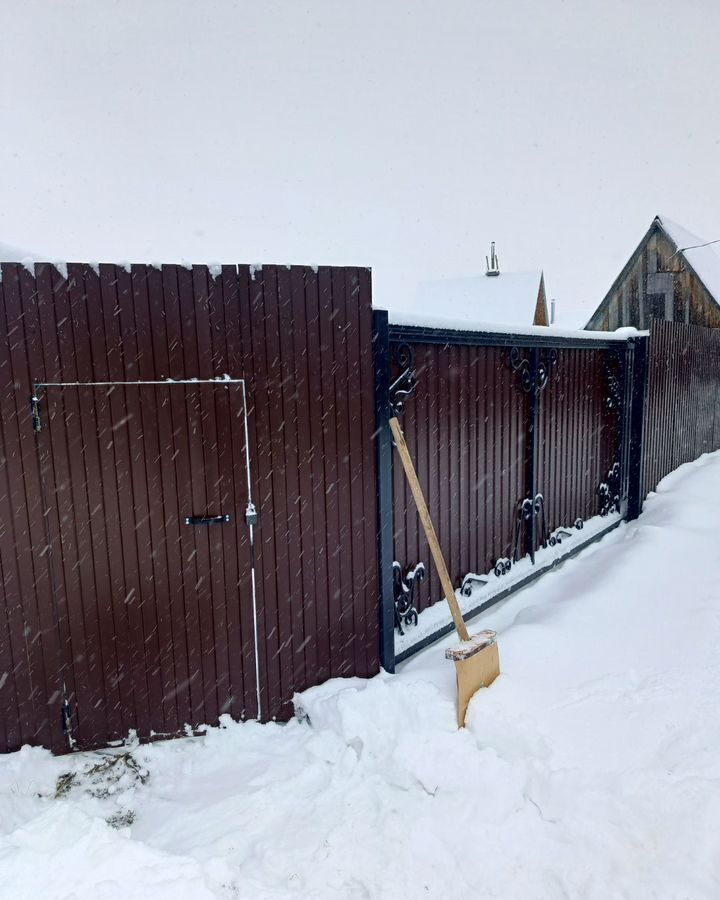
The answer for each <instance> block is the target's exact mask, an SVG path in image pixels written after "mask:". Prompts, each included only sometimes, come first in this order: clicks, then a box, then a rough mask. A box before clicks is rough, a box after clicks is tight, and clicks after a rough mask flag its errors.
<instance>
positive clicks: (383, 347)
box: [372, 309, 395, 672]
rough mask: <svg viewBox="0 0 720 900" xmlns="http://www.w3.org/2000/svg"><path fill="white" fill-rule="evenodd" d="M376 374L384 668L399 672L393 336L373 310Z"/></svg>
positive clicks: (380, 314) (383, 312)
mask: <svg viewBox="0 0 720 900" xmlns="http://www.w3.org/2000/svg"><path fill="white" fill-rule="evenodd" d="M372 315H373V334H372V342H373V369H374V372H375V459H376V464H377V468H376V486H377V552H378V582H379V588H380V597H379V599H380V610H379V613H380V665H381V666H382V667H383V669H385V671H386V672H394V671H395V600H394V597H393V568H392V564H393V486H392V434H391V432H390V426H389V425H388V421H389V419H390V399H389V394H388V389H389V387H390V332H389V328H388V314H387V312H386V310H384V309H375V310H373V314H372Z"/></svg>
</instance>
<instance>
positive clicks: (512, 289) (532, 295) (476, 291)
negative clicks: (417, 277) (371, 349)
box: [412, 271, 542, 329]
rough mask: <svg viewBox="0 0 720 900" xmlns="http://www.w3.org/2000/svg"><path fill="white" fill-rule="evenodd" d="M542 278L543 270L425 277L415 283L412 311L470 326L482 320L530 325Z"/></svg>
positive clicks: (472, 326) (459, 325)
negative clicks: (429, 279)
mask: <svg viewBox="0 0 720 900" xmlns="http://www.w3.org/2000/svg"><path fill="white" fill-rule="evenodd" d="M541 280H542V272H540V271H537V272H501V273H500V274H499V275H494V276H491V277H488V276H487V275H472V276H470V277H468V278H443V279H441V280H439V281H426V282H423V283H421V284H419V285H418V289H417V293H416V298H415V303H414V304H413V307H412V313H413V315H414V317H416V318H420V317H422V316H424V315H427V316H429V317H431V318H432V319H433V320H435V319H443V320H447V321H448V322H453V323H454V324H455V326H456V327H465V328H472V329H475V328H478V327H479V326H482V325H484V324H492V325H507V326H510V327H515V326H529V325H532V323H533V320H534V318H535V307H536V305H537V299H538V293H539V291H540V283H541Z"/></svg>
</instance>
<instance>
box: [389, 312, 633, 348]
mask: <svg viewBox="0 0 720 900" xmlns="http://www.w3.org/2000/svg"><path fill="white" fill-rule="evenodd" d="M388 321H389V322H390V324H391V325H407V326H415V327H422V328H443V329H447V330H449V331H466V332H467V331H472V332H476V333H477V334H518V335H523V336H529V337H544V338H554V337H557V338H576V339H577V338H581V339H584V340H587V341H588V342H592V341H599V340H601V341H608V340H610V341H627V339H628V338H629V337H639V336H645V335H648V334H649V333H650V332H648V331H639V330H638V329H637V328H618V329H617V331H582V330H575V329H572V328H556V327H555V326H554V325H551V326H546V325H510V324H506V325H499V324H497V323H496V322H483V321H480V320H479V319H478V320H477V321H475V320H468V319H465V318H462V319H456V318H453V317H452V316H444V315H443V314H442V313H432V314H430V313H422V312H415V311H406V310H389V311H388Z"/></svg>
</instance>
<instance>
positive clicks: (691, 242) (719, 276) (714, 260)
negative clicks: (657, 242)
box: [656, 216, 720, 303]
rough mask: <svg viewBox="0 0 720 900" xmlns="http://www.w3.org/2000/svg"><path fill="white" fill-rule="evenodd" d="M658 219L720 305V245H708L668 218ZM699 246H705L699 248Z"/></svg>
mask: <svg viewBox="0 0 720 900" xmlns="http://www.w3.org/2000/svg"><path fill="white" fill-rule="evenodd" d="M656 218H657V220H658V222H659V223H660V226H661V228H662V229H663V230H664V231H665V233H666V234H667V236H668V237H669V238H670V240H671V241H672V242H673V243H674V244H675V246H676V247H677V249H678V250H679V251H680V252H681V253H682V255H683V256H684V257H685V259H686V260H687V261H688V262H689V263H690V266H691V267H692V269H693V271H694V272H695V274H696V275H697V276H698V278H699V279H700V281H702V283H703V284H704V285H705V287H706V288H707V289H708V291H709V292H710V293H711V294H712V296H713V298H714V299H715V301H716V302H717V303H720V252H718V248H719V247H720V243H717V242H716V243H710V244H708V242H707V241H706V240H704V239H703V238H701V237H698V236H697V235H696V234H693V233H692V231H688V230H687V229H686V228H683V227H682V225H678V224H677V222H673V221H672V219H668V218H667V217H666V216H657V217H656ZM699 244H704V245H705V246H698V245H699Z"/></svg>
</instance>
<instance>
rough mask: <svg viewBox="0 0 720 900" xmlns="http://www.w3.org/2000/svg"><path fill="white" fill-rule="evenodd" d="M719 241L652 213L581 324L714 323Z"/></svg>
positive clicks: (606, 327) (718, 310)
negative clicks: (610, 282) (628, 255)
mask: <svg viewBox="0 0 720 900" xmlns="http://www.w3.org/2000/svg"><path fill="white" fill-rule="evenodd" d="M719 247H720V242H717V241H715V242H709V241H706V240H703V238H701V237H698V236H697V235H696V234H693V233H692V232H690V231H687V229H685V228H683V227H682V226H681V225H678V224H676V223H675V222H673V221H672V220H671V219H668V218H667V217H666V216H655V218H654V219H653V221H652V224H651V225H650V228H649V229H648V230H647V232H646V233H645V236H644V237H643V239H642V240H641V241H640V243H639V244H638V246H637V247H636V248H635V252H634V253H633V254H632V256H631V257H630V259H629V260H628V261H627V263H626V264H625V266H624V267H623V269H622V271H621V272H620V274H619V275H618V277H617V278H616V279H615V281H614V282H613V284H612V286H611V288H610V290H609V291H608V292H607V294H606V295H605V298H604V299H603V301H602V302H601V303H600V305H599V306H598V308H597V309H596V310H595V312H594V313H593V314H592V316H591V317H590V319H589V321H588V323H587V325H586V326H585V328H586V329H588V330H591V331H614V330H615V329H616V328H621V327H625V326H634V327H635V328H647V327H648V326H649V324H650V321H651V320H652V319H662V320H664V321H666V322H687V323H690V324H691V325H704V326H706V327H709V328H720V253H719V252H718V248H719Z"/></svg>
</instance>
